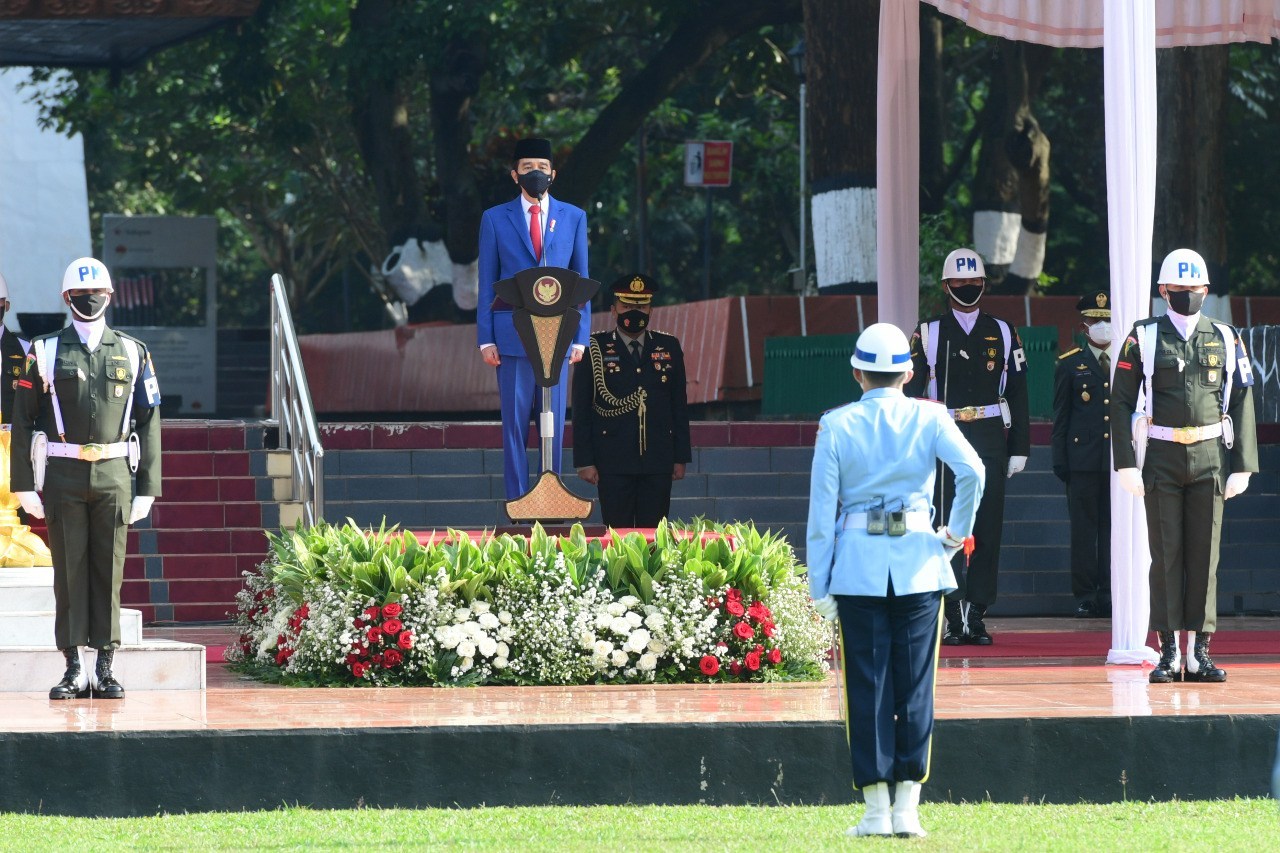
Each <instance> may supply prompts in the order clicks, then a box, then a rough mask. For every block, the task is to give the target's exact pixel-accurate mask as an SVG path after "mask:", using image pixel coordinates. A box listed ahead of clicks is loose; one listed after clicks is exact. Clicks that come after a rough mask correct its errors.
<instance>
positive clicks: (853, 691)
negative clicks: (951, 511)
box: [836, 581, 942, 788]
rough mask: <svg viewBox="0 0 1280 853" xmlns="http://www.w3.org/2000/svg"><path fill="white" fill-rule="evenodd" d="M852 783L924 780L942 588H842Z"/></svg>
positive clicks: (861, 785)
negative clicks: (907, 591)
mask: <svg viewBox="0 0 1280 853" xmlns="http://www.w3.org/2000/svg"><path fill="white" fill-rule="evenodd" d="M836 602H837V604H838V605H839V608H840V637H841V639H840V642H841V647H842V650H843V653H842V655H841V658H842V665H843V667H844V683H845V710H846V713H845V735H846V737H847V738H848V741H849V755H850V758H851V760H852V762H853V785H854V787H855V788H865V787H866V786H867V785H874V784H875V783H877V782H888V783H890V784H893V783H895V782H923V781H925V780H926V779H927V778H928V776H929V753H930V746H931V744H932V739H933V685H934V679H935V676H936V673H937V666H938V635H939V633H940V626H941V615H942V593H941V592H922V593H917V594H914V595H895V594H894V592H893V583H892V581H891V582H890V584H889V592H888V595H887V596H885V597H883V598H882V597H879V596H867V595H837V596H836Z"/></svg>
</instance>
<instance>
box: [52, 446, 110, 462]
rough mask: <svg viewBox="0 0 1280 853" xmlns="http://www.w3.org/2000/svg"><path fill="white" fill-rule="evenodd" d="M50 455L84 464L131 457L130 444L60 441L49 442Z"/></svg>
mask: <svg viewBox="0 0 1280 853" xmlns="http://www.w3.org/2000/svg"><path fill="white" fill-rule="evenodd" d="M48 452H49V455H50V456H59V457H61V458H63V459H79V460H81V461H82V462H97V461H98V460H100V459H122V458H124V457H125V456H128V455H129V442H127V441H117V442H115V443H114V444H69V443H64V442H60V441H51V442H49V451H48Z"/></svg>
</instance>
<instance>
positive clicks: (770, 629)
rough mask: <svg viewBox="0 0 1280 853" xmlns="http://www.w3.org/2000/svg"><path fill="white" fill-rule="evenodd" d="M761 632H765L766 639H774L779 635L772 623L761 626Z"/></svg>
mask: <svg viewBox="0 0 1280 853" xmlns="http://www.w3.org/2000/svg"><path fill="white" fill-rule="evenodd" d="M760 630H761V631H764V635H765V636H766V637H772V636H773V635H774V634H775V633H777V629H776V628H775V627H774V626H773V623H772V622H766V623H764V624H763V625H761V626H760Z"/></svg>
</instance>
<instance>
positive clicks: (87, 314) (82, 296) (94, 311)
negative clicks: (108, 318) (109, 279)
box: [71, 290, 111, 322]
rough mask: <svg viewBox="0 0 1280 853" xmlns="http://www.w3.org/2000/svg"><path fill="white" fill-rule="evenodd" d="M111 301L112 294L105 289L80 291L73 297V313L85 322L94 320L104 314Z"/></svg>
mask: <svg viewBox="0 0 1280 853" xmlns="http://www.w3.org/2000/svg"><path fill="white" fill-rule="evenodd" d="M110 301H111V294H110V293H107V291H105V290H93V291H90V292H89V293H79V294H76V295H74V296H72V297H71V313H72V314H75V315H76V316H77V317H79V318H80V319H81V320H84V321H85V322H92V321H93V320H96V319H98V318H99V317H101V316H102V314H103V312H104V311H106V310H107V303H109V302H110Z"/></svg>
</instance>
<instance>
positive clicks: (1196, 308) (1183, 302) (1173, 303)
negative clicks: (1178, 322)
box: [1165, 290, 1204, 317]
mask: <svg viewBox="0 0 1280 853" xmlns="http://www.w3.org/2000/svg"><path fill="white" fill-rule="evenodd" d="M1165 292H1166V293H1168V294H1169V295H1168V297H1167V298H1168V300H1169V310H1170V311H1172V312H1174V313H1175V314H1181V315H1182V316H1183V317H1190V316H1191V315H1192V314H1199V313H1200V307H1201V306H1202V305H1204V294H1203V293H1201V292H1200V291H1198V290H1168V291H1165Z"/></svg>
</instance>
